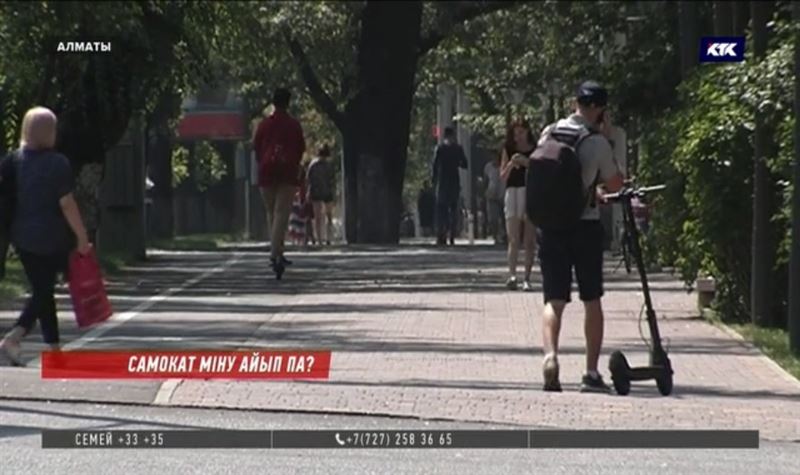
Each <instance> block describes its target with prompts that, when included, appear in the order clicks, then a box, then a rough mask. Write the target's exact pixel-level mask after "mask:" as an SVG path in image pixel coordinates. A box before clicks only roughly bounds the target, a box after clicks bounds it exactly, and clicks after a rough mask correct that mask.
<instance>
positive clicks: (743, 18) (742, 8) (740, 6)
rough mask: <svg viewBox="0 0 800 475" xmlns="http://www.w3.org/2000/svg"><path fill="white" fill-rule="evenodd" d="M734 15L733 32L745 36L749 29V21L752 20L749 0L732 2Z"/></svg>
mask: <svg viewBox="0 0 800 475" xmlns="http://www.w3.org/2000/svg"><path fill="white" fill-rule="evenodd" d="M731 7H732V16H731V21H732V22H733V34H734V35H737V36H744V34H745V32H746V31H747V23H748V22H749V21H750V5H749V4H748V2H742V1H737V2H732V4H731Z"/></svg>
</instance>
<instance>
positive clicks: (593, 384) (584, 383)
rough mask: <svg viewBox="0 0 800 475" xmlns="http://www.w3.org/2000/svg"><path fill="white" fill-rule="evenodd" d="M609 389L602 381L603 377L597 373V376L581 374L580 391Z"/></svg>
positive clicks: (590, 391) (596, 391)
mask: <svg viewBox="0 0 800 475" xmlns="http://www.w3.org/2000/svg"><path fill="white" fill-rule="evenodd" d="M610 391H611V388H610V387H608V385H607V384H606V383H604V382H603V377H602V376H600V375H599V374H598V375H597V376H591V375H588V374H584V375H583V379H582V380H581V392H582V393H608V392H610Z"/></svg>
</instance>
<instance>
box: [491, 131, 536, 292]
mask: <svg viewBox="0 0 800 475" xmlns="http://www.w3.org/2000/svg"><path fill="white" fill-rule="evenodd" d="M535 148H536V141H535V140H534V138H533V132H532V131H531V126H530V124H529V123H528V122H526V121H524V120H518V121H516V122H514V123H513V124H511V126H510V127H509V128H508V131H507V133H506V141H505V144H504V146H503V149H502V151H501V158H500V177H501V178H502V179H503V181H505V184H506V194H505V203H504V204H505V216H506V232H507V236H508V272H509V277H508V280H507V281H506V287H508V288H509V289H510V290H516V289H517V287H518V281H517V260H518V256H519V248H520V242H522V243H524V246H525V280H524V281H523V283H522V290H525V291H532V290H533V286H532V285H531V282H530V278H531V269H532V268H533V260H534V257H535V256H536V228H535V227H534V226H533V223H532V222H531V221H530V218H528V214H527V213H526V212H525V175H526V173H527V170H528V160H529V158H528V157H529V156H530V154H531V153H532V152H533V150H534V149H535Z"/></svg>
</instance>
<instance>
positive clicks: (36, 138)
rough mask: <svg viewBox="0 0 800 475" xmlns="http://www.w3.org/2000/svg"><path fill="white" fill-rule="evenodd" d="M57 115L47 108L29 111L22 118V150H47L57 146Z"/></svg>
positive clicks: (20, 141)
mask: <svg viewBox="0 0 800 475" xmlns="http://www.w3.org/2000/svg"><path fill="white" fill-rule="evenodd" d="M56 124H57V119H56V115H55V114H54V113H53V111H51V110H50V109H48V108H47V107H33V108H31V109H28V112H26V113H25V117H23V118H22V130H21V131H20V139H19V146H20V148H22V147H25V148H31V149H45V148H52V147H54V146H55V141H56Z"/></svg>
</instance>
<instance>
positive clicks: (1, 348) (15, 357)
mask: <svg viewBox="0 0 800 475" xmlns="http://www.w3.org/2000/svg"><path fill="white" fill-rule="evenodd" d="M0 353H2V355H3V356H5V357H6V359H7V360H8V361H9V363H11V366H25V363H24V362H23V361H22V349H21V348H20V344H19V343H17V342H15V341H12V340H10V339H8V338H5V339H3V341H0Z"/></svg>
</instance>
